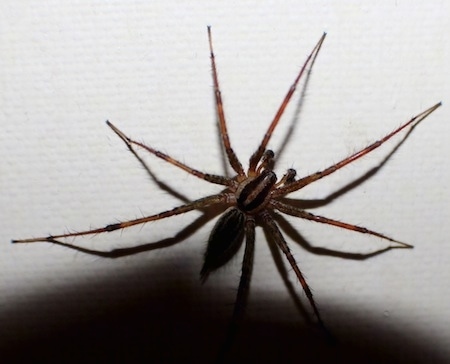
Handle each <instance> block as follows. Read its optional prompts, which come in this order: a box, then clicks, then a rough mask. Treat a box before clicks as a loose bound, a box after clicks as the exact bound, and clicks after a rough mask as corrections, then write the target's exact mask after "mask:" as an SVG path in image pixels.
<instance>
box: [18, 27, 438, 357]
mask: <svg viewBox="0 0 450 364" xmlns="http://www.w3.org/2000/svg"><path fill="white" fill-rule="evenodd" d="M325 36H326V34H325V33H324V34H323V35H322V37H321V38H320V40H319V42H318V43H317V45H316V46H315V47H314V49H313V51H312V52H311V53H310V54H309V56H308V57H307V59H306V61H305V63H304V65H303V66H302V68H301V69H300V72H299V73H298V75H297V77H296V79H295V81H294V83H293V84H292V85H291V87H290V88H289V90H288V92H287V94H286V96H285V98H284V99H283V102H282V103H281V106H280V107H279V109H278V111H277V113H276V114H275V117H274V119H273V121H272V123H271V124H270V126H269V128H268V129H267V131H266V133H265V135H264V138H263V140H262V141H261V143H260V145H259V147H258V149H257V150H256V152H255V153H254V154H253V155H252V156H251V158H250V161H249V167H248V169H247V172H245V170H244V168H243V166H242V164H241V162H240V161H239V159H238V158H237V156H236V154H235V152H234V151H233V148H232V147H231V144H230V140H229V137H228V132H227V125H226V122H225V115H224V111H223V104H222V97H221V92H220V88H219V81H218V77H217V70H216V62H215V57H214V52H213V46H212V38H211V29H210V27H208V39H209V48H210V55H211V64H212V76H213V81H214V93H215V99H216V105H217V113H218V117H219V129H220V135H221V139H222V144H223V148H224V150H225V153H226V156H227V159H228V161H229V163H230V166H231V168H232V169H233V170H234V171H235V173H236V175H235V176H234V177H232V178H228V177H223V176H218V175H212V174H208V173H203V172H200V171H198V170H195V169H193V168H191V167H188V166H187V165H185V164H184V163H181V162H179V161H177V160H175V159H173V158H172V157H170V156H169V155H167V154H164V153H162V152H160V151H158V150H155V149H153V148H151V147H149V146H147V145H145V144H143V143H141V142H138V141H135V140H133V139H130V138H129V137H127V136H126V135H125V134H124V133H123V132H122V131H120V130H119V129H118V128H117V127H116V126H114V125H113V124H112V123H110V122H109V121H107V124H108V126H109V127H111V128H112V130H113V131H114V132H115V133H116V134H117V135H118V136H119V137H120V138H121V139H122V140H123V141H124V142H125V143H126V145H127V147H128V149H129V150H130V151H131V152H132V153H133V154H134V155H135V156H136V157H138V156H137V154H136V153H137V152H136V151H135V149H134V148H135V147H139V148H142V149H144V150H147V151H148V152H150V153H151V154H153V155H155V156H157V157H158V158H161V159H163V160H165V161H167V162H169V163H170V164H172V165H174V166H177V167H179V168H181V169H183V170H185V171H186V172H188V173H190V174H192V175H194V176H196V177H198V178H201V179H203V180H205V181H208V182H211V183H214V184H218V185H222V186H225V190H224V191H222V192H221V193H219V194H215V195H212V196H207V197H204V198H200V199H198V200H196V201H193V202H190V203H187V204H185V205H182V206H179V207H176V208H174V209H172V210H168V211H164V212H161V213H159V214H156V215H152V216H145V217H141V218H138V219H134V220H130V221H125V222H119V223H115V224H110V225H107V226H105V227H102V228H98V229H92V230H86V231H81V232H75V233H67V234H61V235H53V236H48V237H40V238H32V239H24V240H13V242H14V243H31V242H38V241H43V242H53V243H58V244H61V242H60V241H58V240H57V239H63V238H69V237H76V236H82V235H91V234H99V233H104V232H110V231H115V230H119V229H124V228H128V227H130V226H133V225H138V224H144V223H147V222H150V221H156V220H161V219H164V218H167V217H170V216H174V215H179V214H183V213H186V212H188V211H192V210H195V209H200V208H205V207H207V206H211V205H214V204H221V205H223V206H224V209H226V210H225V212H224V213H223V215H222V216H221V217H220V218H219V220H218V221H217V222H216V224H215V226H214V228H213V230H212V232H211V234H210V237H209V240H208V245H207V248H206V253H205V257H204V263H203V267H202V268H201V271H200V276H201V280H202V281H205V280H206V279H207V278H208V275H209V274H210V273H211V272H213V271H214V270H216V269H217V268H219V267H221V266H222V265H224V264H225V263H227V262H228V261H229V260H230V258H231V257H233V256H234V254H235V253H236V252H237V251H238V249H239V247H240V246H241V244H242V242H243V241H244V240H245V251H244V257H243V262H242V274H241V278H240V283H239V288H238V292H237V297H236V303H235V308H234V312H233V315H232V319H231V321H230V327H229V333H228V335H227V340H226V341H227V343H226V344H225V345H224V347H223V349H224V350H226V347H228V346H229V345H230V343H231V339H232V337H233V336H234V332H235V331H236V326H237V323H238V322H239V319H240V317H241V316H242V313H243V311H244V307H245V301H246V297H247V294H248V290H249V284H250V277H251V271H252V266H253V255H254V243H255V227H256V225H257V224H258V225H262V226H263V227H264V229H265V230H266V232H267V234H268V236H270V238H271V239H272V240H273V242H274V243H275V244H276V245H277V246H278V248H279V249H280V250H281V251H282V252H283V254H284V255H285V257H286V259H287V260H288V262H289V264H290V266H291V267H292V269H293V271H294V272H295V275H296V276H297V279H298V280H299V282H300V283H301V285H302V287H303V290H304V292H305V294H306V296H307V298H308V301H309V303H310V305H311V307H312V309H313V311H314V314H315V316H316V317H317V320H318V323H319V325H320V326H321V327H322V328H323V329H324V330H325V326H324V324H323V321H322V319H321V316H320V313H319V310H318V308H317V306H316V303H315V301H314V298H313V295H312V293H311V290H310V288H309V286H308V284H307V283H306V280H305V278H304V277H303V274H302V272H301V271H300V268H299V267H298V265H297V263H296V261H295V259H294V257H293V255H292V253H291V251H290V249H289V247H288V244H287V243H286V240H285V239H284V237H283V235H282V234H281V232H280V229H279V228H278V225H277V223H276V222H275V220H274V212H275V211H278V212H281V213H284V214H287V215H291V216H296V217H300V218H302V219H306V220H311V221H315V222H320V223H323V224H328V225H334V226H337V227H340V228H343V229H348V230H353V231H356V232H359V233H364V234H369V235H374V236H377V237H379V238H382V239H384V240H388V241H390V242H392V243H393V245H392V246H393V247H403V248H411V247H412V246H411V245H409V244H406V243H403V242H400V241H398V240H395V239H393V238H391V237H388V236H386V235H383V234H380V233H378V232H375V231H372V230H369V229H367V228H364V227H361V226H357V225H353V224H349V223H345V222H341V221H337V220H333V219H330V218H327V217H323V216H318V215H315V214H312V213H310V212H307V211H305V210H302V209H300V208H298V207H295V206H292V205H290V204H288V203H287V202H286V200H283V198H284V197H285V196H286V195H288V194H290V193H292V192H295V191H297V190H299V189H301V188H303V187H305V186H307V185H309V184H311V183H313V182H314V181H317V180H319V179H321V178H323V177H325V176H328V175H330V174H332V173H334V172H336V171H337V170H339V169H341V168H342V167H344V166H346V165H347V164H349V163H352V162H354V161H355V160H357V159H359V158H361V157H363V156H364V155H366V154H368V153H370V152H371V151H372V150H374V149H376V148H378V147H379V146H380V145H382V144H383V143H384V142H386V141H387V140H388V139H390V138H392V137H393V136H394V135H396V134H397V133H399V132H400V131H402V130H403V129H406V128H411V127H413V126H415V125H416V124H417V123H419V122H420V121H421V120H423V119H425V118H426V117H427V116H428V115H430V114H431V113H432V112H433V111H434V110H436V109H437V108H438V107H439V106H440V105H441V103H437V104H436V105H434V106H432V107H431V108H429V109H427V110H426V111H424V112H422V113H420V114H418V115H416V116H415V117H413V118H412V119H410V120H409V121H408V122H406V123H404V124H403V125H401V126H400V127H399V128H397V129H395V130H394V131H393V132H391V133H389V134H387V135H386V136H385V137H383V138H382V139H380V140H378V141H376V142H374V143H373V144H371V145H369V146H368V147H366V148H364V149H362V150H360V151H359V152H357V153H354V154H353V155H351V156H349V157H347V158H345V159H343V160H342V161H340V162H338V163H336V164H334V165H332V166H330V167H328V168H326V169H324V170H322V171H319V172H316V173H313V174H311V175H309V176H306V177H303V178H300V179H296V171H295V170H293V169H289V170H288V171H287V172H286V173H285V174H284V175H283V176H282V177H281V178H278V177H277V176H276V174H275V173H274V171H273V165H274V153H273V151H271V150H269V149H266V147H267V144H268V142H269V140H270V138H271V136H272V133H273V131H274V129H275V127H276V126H277V124H278V122H279V120H280V118H281V116H282V114H283V112H284V110H285V108H286V106H287V105H288V103H289V101H290V99H291V98H292V95H293V94H294V91H295V89H296V87H297V84H298V83H299V81H300V79H301V78H302V76H303V75H304V74H305V73H306V72H308V71H307V69H308V67H311V66H312V64H313V63H314V61H315V58H316V57H317V55H318V53H319V50H320V48H321V46H322V43H323V41H324V39H325ZM138 158H139V157H138ZM63 245H64V244H63ZM325 331H326V330H325Z"/></svg>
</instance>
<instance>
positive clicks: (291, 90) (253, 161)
mask: <svg viewBox="0 0 450 364" xmlns="http://www.w3.org/2000/svg"><path fill="white" fill-rule="evenodd" d="M326 35H327V33H323V35H322V37H321V38H320V40H319V42H318V43H317V44H316V46H315V47H314V49H313V50H312V52H311V53H310V54H309V56H308V57H307V58H306V61H305V63H304V64H303V66H302V68H301V69H300V72H299V73H298V75H297V78H296V79H295V81H294V83H293V84H292V85H291V87H290V88H289V90H288V92H287V94H286V96H285V97H284V100H283V102H282V103H281V105H280V108H279V109H278V111H277V113H276V114H275V117H274V119H273V120H272V123H271V124H270V126H269V128H268V129H267V131H266V133H265V134H264V138H263V140H262V141H261V144H260V145H259V147H258V149H257V150H256V152H255V153H253V155H252V156H251V157H250V166H249V170H248V174H249V175H254V174H255V171H256V167H257V165H258V162H259V160H260V159H261V157H262V156H263V154H264V151H265V150H266V146H267V143H268V142H269V140H270V138H271V136H272V133H273V131H274V130H275V127H276V126H277V125H278V122H279V121H280V119H281V116H282V115H283V113H284V110H285V109H286V107H287V105H288V103H289V101H290V100H291V98H292V95H293V94H294V92H295V89H296V88H297V84H298V83H299V81H300V79H301V78H302V75H303V73H304V72H305V70H306V67H307V66H308V64H309V63H310V61H311V67H310V70H311V68H312V66H313V65H314V62H315V60H316V57H317V55H318V54H319V51H320V48H321V47H322V43H323V41H324V40H325V37H326Z"/></svg>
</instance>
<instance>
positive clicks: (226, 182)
mask: <svg viewBox="0 0 450 364" xmlns="http://www.w3.org/2000/svg"><path fill="white" fill-rule="evenodd" d="M106 124H107V125H108V126H109V127H110V128H111V129H112V130H113V131H114V133H116V134H117V135H118V136H119V137H120V139H122V140H123V142H124V143H125V144H126V145H127V147H128V149H129V150H130V151H131V152H132V153H133V154H134V155H137V154H136V151H135V150H134V149H133V145H137V146H138V147H141V148H143V149H145V150H147V151H148V152H150V153H152V154H153V155H155V156H157V157H158V158H161V159H163V160H165V161H166V162H168V163H170V164H172V165H174V166H176V167H178V168H181V169H183V170H184V171H186V172H187V173H189V174H192V175H194V176H195V177H198V178H200V179H203V180H205V181H208V182H211V183H215V184H218V185H223V186H230V185H231V184H232V182H231V180H230V179H229V178H226V177H222V176H217V175H214V174H209V173H203V172H200V171H198V170H196V169H194V168H191V167H188V166H187V165H186V164H184V163H181V162H179V161H177V160H176V159H173V158H172V157H171V156H169V155H167V154H164V153H162V152H160V151H158V150H156V149H153V148H151V147H149V146H148V145H145V144H143V143H140V142H138V141H135V140H132V139H130V138H129V137H127V136H126V135H125V134H124V133H123V132H122V131H121V130H119V128H117V127H116V126H115V125H113V124H112V123H111V122H110V121H108V120H107V121H106ZM138 159H140V158H138Z"/></svg>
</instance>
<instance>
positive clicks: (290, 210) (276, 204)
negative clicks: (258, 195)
mask: <svg viewBox="0 0 450 364" xmlns="http://www.w3.org/2000/svg"><path fill="white" fill-rule="evenodd" d="M270 204H271V206H272V207H273V208H275V209H277V210H279V211H281V212H283V213H285V214H287V215H291V216H296V217H300V218H302V219H306V220H310V221H315V222H320V223H322V224H328V225H333V226H337V227H340V228H342V229H347V230H352V231H356V232H358V233H362V234H369V235H373V236H377V237H379V238H382V239H385V240H389V241H391V242H393V243H397V244H400V245H401V247H402V248H412V247H413V246H412V245H410V244H406V243H403V242H401V241H398V240H395V239H392V238H390V237H389V236H386V235H383V234H380V233H377V232H376V231H372V230H369V229H367V228H365V227H362V226H357V225H353V224H348V223H346V222H342V221H338V220H333V219H329V218H327V217H323V216H318V215H314V214H312V213H310V212H307V211H304V210H301V209H298V208H296V207H294V206H290V205H287V204H285V203H283V202H281V201H277V200H272V201H271V203H270Z"/></svg>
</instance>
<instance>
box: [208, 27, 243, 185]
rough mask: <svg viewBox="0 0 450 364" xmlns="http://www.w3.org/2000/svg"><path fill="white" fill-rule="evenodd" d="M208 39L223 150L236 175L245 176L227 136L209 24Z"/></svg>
mask: <svg viewBox="0 0 450 364" xmlns="http://www.w3.org/2000/svg"><path fill="white" fill-rule="evenodd" d="M208 41H209V52H210V54H211V66H212V74H213V81H214V95H215V97H216V106H217V114H218V115H219V127H220V135H221V137H222V143H223V147H224V148H225V152H226V153H227V157H228V161H229V162H230V165H231V167H232V168H233V169H234V170H235V171H236V173H237V174H238V175H240V176H245V172H244V169H243V168H242V164H241V162H239V159H238V157H237V156H236V153H235V152H234V150H233V148H232V147H231V143H230V138H229V136H228V131H227V123H226V121H225V113H224V111H223V102H222V93H221V92H220V87H219V78H218V76H217V68H216V58H215V56H214V51H213V45H212V35H211V26H208Z"/></svg>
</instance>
